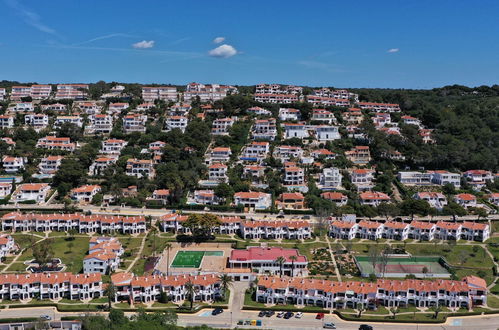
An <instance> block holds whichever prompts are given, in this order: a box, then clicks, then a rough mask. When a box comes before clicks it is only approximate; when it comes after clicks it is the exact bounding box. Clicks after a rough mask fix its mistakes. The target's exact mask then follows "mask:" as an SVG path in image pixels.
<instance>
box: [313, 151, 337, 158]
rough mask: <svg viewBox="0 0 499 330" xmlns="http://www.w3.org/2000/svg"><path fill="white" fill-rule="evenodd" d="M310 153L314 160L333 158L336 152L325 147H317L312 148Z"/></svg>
mask: <svg viewBox="0 0 499 330" xmlns="http://www.w3.org/2000/svg"><path fill="white" fill-rule="evenodd" d="M310 155H311V156H312V157H313V158H314V160H322V159H325V160H329V159H335V158H336V154H335V153H334V152H332V151H329V150H327V149H317V150H313V151H312V152H311V153H310Z"/></svg>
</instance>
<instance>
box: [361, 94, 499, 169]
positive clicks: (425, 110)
mask: <svg viewBox="0 0 499 330" xmlns="http://www.w3.org/2000/svg"><path fill="white" fill-rule="evenodd" d="M351 91H353V92H355V93H358V94H359V99H360V101H370V102H387V103H398V104H400V107H401V109H402V110H403V113H404V114H408V115H411V116H414V117H417V118H419V119H421V120H422V122H423V124H424V125H426V126H427V127H429V128H433V129H435V139H436V141H437V144H436V145H419V146H418V148H411V150H410V153H411V154H412V156H413V159H418V160H419V162H420V164H421V165H422V166H426V167H427V168H435V169H439V168H457V169H461V170H467V169H477V168H487V169H492V170H497V169H498V155H499V116H498V114H499V85H494V86H492V87H487V86H481V87H477V88H469V87H465V86H459V85H453V86H446V87H442V88H435V89H432V90H393V89H354V90H351ZM407 147H410V146H407Z"/></svg>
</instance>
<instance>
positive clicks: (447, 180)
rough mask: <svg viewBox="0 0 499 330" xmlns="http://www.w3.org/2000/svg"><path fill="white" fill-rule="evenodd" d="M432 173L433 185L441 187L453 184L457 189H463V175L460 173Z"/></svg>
mask: <svg viewBox="0 0 499 330" xmlns="http://www.w3.org/2000/svg"><path fill="white" fill-rule="evenodd" d="M430 173H431V182H432V183H435V184H438V185H439V186H444V185H446V184H451V185H453V186H454V187H455V188H457V189H459V188H460V187H461V175H459V174H458V173H451V172H448V171H432V172H430Z"/></svg>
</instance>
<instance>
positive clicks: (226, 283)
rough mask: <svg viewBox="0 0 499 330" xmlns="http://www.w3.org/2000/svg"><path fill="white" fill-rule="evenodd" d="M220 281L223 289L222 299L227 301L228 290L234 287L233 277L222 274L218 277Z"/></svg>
mask: <svg viewBox="0 0 499 330" xmlns="http://www.w3.org/2000/svg"><path fill="white" fill-rule="evenodd" d="M218 279H219V280H220V286H221V288H222V297H223V299H224V300H225V298H226V293H227V290H228V289H229V287H231V286H232V277H230V276H229V275H227V274H221V275H219V276H218Z"/></svg>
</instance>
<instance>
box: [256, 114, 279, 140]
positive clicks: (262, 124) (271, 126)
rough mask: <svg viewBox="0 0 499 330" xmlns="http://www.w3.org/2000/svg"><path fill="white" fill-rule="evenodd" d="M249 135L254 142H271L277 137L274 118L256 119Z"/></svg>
mask: <svg viewBox="0 0 499 330" xmlns="http://www.w3.org/2000/svg"><path fill="white" fill-rule="evenodd" d="M251 135H252V137H253V139H255V140H271V141H273V140H274V139H275V138H276V136H277V126H276V120H275V118H269V119H258V120H255V124H254V125H253V127H252V129H251Z"/></svg>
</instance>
